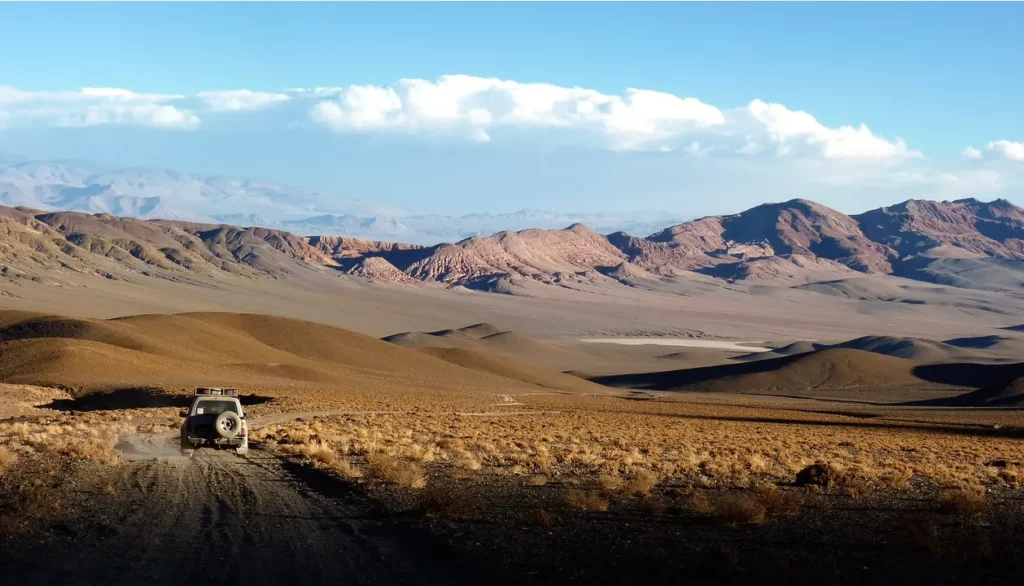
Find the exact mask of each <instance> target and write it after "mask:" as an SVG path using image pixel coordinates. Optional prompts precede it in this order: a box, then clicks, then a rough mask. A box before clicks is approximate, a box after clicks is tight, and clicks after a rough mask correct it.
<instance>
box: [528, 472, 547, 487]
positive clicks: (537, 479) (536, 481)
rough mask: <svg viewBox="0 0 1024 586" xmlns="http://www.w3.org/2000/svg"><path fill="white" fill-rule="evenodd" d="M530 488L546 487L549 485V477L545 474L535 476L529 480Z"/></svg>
mask: <svg viewBox="0 0 1024 586" xmlns="http://www.w3.org/2000/svg"><path fill="white" fill-rule="evenodd" d="M527 482H528V483H529V484H530V486H544V485H545V484H547V483H548V477H547V476H544V475H543V474H534V475H533V476H531V477H530V478H529V480H527Z"/></svg>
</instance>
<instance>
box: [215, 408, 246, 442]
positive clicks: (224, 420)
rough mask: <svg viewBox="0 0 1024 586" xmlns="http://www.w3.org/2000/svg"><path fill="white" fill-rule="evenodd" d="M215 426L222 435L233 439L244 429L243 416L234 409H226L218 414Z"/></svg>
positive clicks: (218, 433)
mask: <svg viewBox="0 0 1024 586" xmlns="http://www.w3.org/2000/svg"><path fill="white" fill-rule="evenodd" d="M213 428H214V429H215V430H217V435H219V436H220V437H222V438H225V439H231V438H233V437H235V436H236V435H238V433H239V432H240V431H242V418H241V417H239V416H238V414H237V413H235V412H234V411H225V412H223V413H221V414H220V415H218V416H217V419H216V420H215V421H214V422H213Z"/></svg>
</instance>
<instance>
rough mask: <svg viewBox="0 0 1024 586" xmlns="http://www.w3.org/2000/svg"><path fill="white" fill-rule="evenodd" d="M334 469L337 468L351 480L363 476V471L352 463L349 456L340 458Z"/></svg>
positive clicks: (339, 472)
mask: <svg viewBox="0 0 1024 586" xmlns="http://www.w3.org/2000/svg"><path fill="white" fill-rule="evenodd" d="M334 469H335V470H337V472H338V474H341V475H342V476H344V477H345V478H348V479H349V480H352V479H355V478H362V477H363V471H362V470H360V469H359V468H358V467H357V466H355V465H354V464H352V462H350V461H349V460H348V459H347V458H339V459H338V463H337V464H335V465H334Z"/></svg>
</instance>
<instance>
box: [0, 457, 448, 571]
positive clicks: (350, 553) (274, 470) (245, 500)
mask: <svg viewBox="0 0 1024 586" xmlns="http://www.w3.org/2000/svg"><path fill="white" fill-rule="evenodd" d="M299 470H300V469H298V468H293V465H291V464H289V463H288V462H286V461H284V460H282V459H280V458H277V457H275V456H273V455H271V454H269V453H267V452H262V451H260V450H252V451H251V452H250V455H249V456H248V457H239V456H237V455H235V454H234V453H233V452H228V451H224V452H221V451H214V450H200V451H199V452H198V453H197V454H196V455H195V457H194V458H191V459H184V458H181V459H169V460H168V459H164V460H158V459H154V460H146V461H141V460H139V461H134V462H129V463H128V464H126V465H125V466H124V467H123V470H122V471H120V472H118V473H117V479H116V481H115V485H114V489H115V495H114V496H113V497H110V498H106V499H103V498H98V499H97V500H96V502H95V503H82V508H84V509H85V510H84V511H83V513H84V514H85V515H86V516H87V519H85V520H84V521H83V525H84V528H83V529H79V530H78V531H77V533H79V534H78V535H75V538H74V539H73V540H71V541H70V542H68V541H54V542H51V543H48V544H41V545H40V546H39V547H38V548H36V549H35V550H34V551H31V552H30V553H31V557H32V558H33V559H24V560H22V561H21V563H20V564H19V566H18V567H15V568H12V569H11V570H10V571H8V572H7V573H6V575H5V579H10V580H11V582H10V583H12V584H13V583H17V584H53V583H61V584H68V585H78V584H98V583H103V584H132V585H135V584H141V583H144V584H149V585H153V584H175V585H176V586H180V584H183V583H185V584H189V583H192V584H195V583H209V582H211V581H217V582H225V583H241V584H246V585H253V584H255V585H263V584H266V585H274V586H280V585H281V584H346V585H350V584H355V585H358V584H368V585H369V584H453V583H463V580H460V579H457V576H456V575H455V573H454V572H453V570H452V568H450V567H448V565H447V563H446V560H442V559H437V556H436V555H435V554H436V553H437V552H436V550H432V549H431V545H429V544H427V543H426V541H425V540H424V539H422V537H423V536H421V535H418V534H416V535H414V534H411V533H410V532H409V531H410V530H408V529H405V528H403V527H404V526H403V525H401V524H400V523H396V522H395V521H394V520H391V519H389V518H387V517H385V516H383V515H381V514H380V512H379V510H378V508H377V505H376V504H374V503H373V501H371V500H370V499H369V498H368V497H366V496H365V495H363V494H362V493H361V492H360V491H359V490H358V489H356V488H351V487H348V486H346V485H343V484H341V483H338V482H334V481H330V480H325V479H320V480H321V482H320V483H317V482H314V483H312V484H311V482H310V481H309V480H310V479H309V478H302V477H301V476H303V475H307V474H310V473H317V474H319V473H318V472H316V471H312V472H310V471H308V470H307V471H306V472H299ZM321 483H322V484H323V486H313V484H321ZM41 560H47V561H46V562H45V563H43V562H42V561H41ZM33 562H35V563H33ZM0 565H6V564H0ZM218 577H220V579H219V580H218Z"/></svg>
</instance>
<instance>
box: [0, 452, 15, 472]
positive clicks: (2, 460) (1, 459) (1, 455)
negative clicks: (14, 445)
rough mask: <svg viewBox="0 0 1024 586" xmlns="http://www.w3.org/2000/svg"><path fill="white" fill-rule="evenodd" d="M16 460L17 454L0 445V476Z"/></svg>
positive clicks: (12, 465) (11, 466)
mask: <svg viewBox="0 0 1024 586" xmlns="http://www.w3.org/2000/svg"><path fill="white" fill-rule="evenodd" d="M17 462H18V456H17V454H15V453H14V452H12V451H11V450H9V449H7V447H6V446H0V478H2V477H3V475H4V474H5V473H6V472H7V471H8V470H10V469H11V468H13V467H14V465H15V464H16V463H17Z"/></svg>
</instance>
